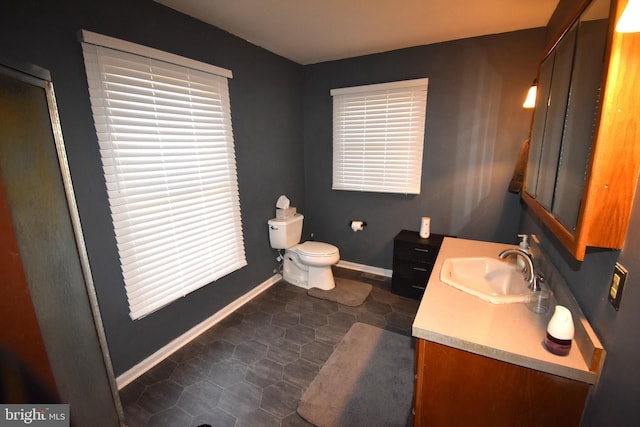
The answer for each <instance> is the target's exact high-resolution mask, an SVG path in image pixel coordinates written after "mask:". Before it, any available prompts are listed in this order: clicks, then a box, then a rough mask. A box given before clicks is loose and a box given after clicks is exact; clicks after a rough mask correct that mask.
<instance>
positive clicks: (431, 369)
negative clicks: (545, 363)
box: [413, 339, 589, 427]
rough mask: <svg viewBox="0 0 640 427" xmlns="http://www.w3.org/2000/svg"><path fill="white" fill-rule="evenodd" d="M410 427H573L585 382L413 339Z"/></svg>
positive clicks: (577, 420)
mask: <svg viewBox="0 0 640 427" xmlns="http://www.w3.org/2000/svg"><path fill="white" fill-rule="evenodd" d="M416 348H417V349H416V351H417V353H416V384H415V401H414V423H413V425H414V427H417V426H443V427H451V426H478V427H479V426H491V427H497V426H508V427H512V426H546V427H549V426H563V427H564V426H578V425H579V424H580V419H581V417H582V411H583V408H584V404H585V401H586V397H587V393H588V390H589V384H587V383H583V382H580V381H575V380H571V379H567V378H563V377H559V376H556V375H552V374H547V373H544V372H540V371H536V370H533V369H530V368H525V367H521V366H517V365H513V364H510V363H506V362H502V361H500V360H496V359H491V358H489V357H485V356H480V355H477V354H474V353H470V352H467V351H463V350H458V349H455V348H452V347H448V346H445V345H442V344H437V343H434V342H430V341H426V340H423V339H417V345H416Z"/></svg>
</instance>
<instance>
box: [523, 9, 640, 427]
mask: <svg viewBox="0 0 640 427" xmlns="http://www.w3.org/2000/svg"><path fill="white" fill-rule="evenodd" d="M579 5H580V2H579V1H578V0H560V3H559V4H558V7H557V9H556V11H555V12H554V15H553V17H552V19H551V20H550V21H549V25H548V26H547V34H548V36H549V37H554V36H556V37H557V35H558V33H559V32H560V31H561V29H562V28H564V27H565V26H566V21H567V20H568V19H571V18H573V17H575V16H576V12H575V11H576V8H578V7H579ZM639 184H640V183H639ZM639 193H640V189H637V190H636V195H635V199H634V205H633V211H632V213H631V221H630V224H629V229H628V231H627V236H626V240H625V244H624V247H623V249H622V250H621V251H613V250H604V249H597V248H589V249H588V250H587V254H586V256H585V259H584V261H582V262H578V261H576V260H574V259H573V257H572V256H571V255H570V254H569V253H568V252H567V251H566V249H565V248H564V247H563V246H562V244H561V243H560V242H559V241H558V240H557V239H556V238H555V237H554V236H553V235H551V233H549V231H548V230H547V229H546V228H545V227H544V225H543V224H542V223H541V222H540V221H539V220H538V219H537V218H535V216H533V214H532V213H531V212H530V211H529V210H528V209H526V208H525V209H524V210H523V217H522V222H521V230H522V232H524V233H528V234H537V235H538V236H539V237H540V239H541V241H542V247H543V248H544V250H545V252H546V253H547V254H548V255H549V258H550V259H551V261H552V262H553V263H554V265H555V266H556V267H557V268H558V270H559V271H560V272H561V274H562V275H563V277H564V278H565V279H566V281H567V283H568V285H569V287H570V288H571V291H572V293H573V295H574V296H575V297H576V299H577V300H578V302H579V304H580V307H581V308H582V310H583V311H584V313H585V316H586V317H587V319H588V320H589V322H590V324H591V326H592V327H593V328H594V330H595V332H596V334H597V335H598V337H599V338H600V340H601V341H602V343H603V345H604V348H605V350H606V351H607V357H606V360H605V365H604V369H603V371H602V375H601V377H600V380H599V383H598V384H597V386H596V387H593V388H592V390H591V393H590V396H589V400H588V402H587V407H586V409H585V413H584V416H583V420H582V425H583V426H585V427H586V426H593V427H599V426H637V425H640V411H638V407H637V401H638V398H637V396H639V395H640V367H639V366H638V360H640V342H639V341H638V329H639V328H640V311H639V310H636V309H635V307H634V303H635V302H636V301H640V286H639V285H640V282H639V280H638V277H639V275H640V194H639ZM616 261H619V262H620V263H621V264H622V265H623V266H624V267H626V268H627V270H628V272H629V274H628V277H627V282H626V285H625V287H624V291H623V296H622V302H621V305H620V310H619V311H616V310H615V309H614V308H613V307H612V306H611V304H610V303H609V301H608V293H609V286H610V283H611V277H612V274H613V268H614V265H615V263H616Z"/></svg>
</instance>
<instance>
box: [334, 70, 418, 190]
mask: <svg viewBox="0 0 640 427" xmlns="http://www.w3.org/2000/svg"><path fill="white" fill-rule="evenodd" d="M427 83H428V79H426V78H425V79H418V80H407V81H400V82H392V83H382V84H376V85H368V86H358V87H350V88H342V89H333V90H331V95H332V96H333V187H332V188H333V189H334V190H353V191H377V192H381V193H403V194H420V181H421V176H422V150H423V144H424V122H425V115H426V109H427Z"/></svg>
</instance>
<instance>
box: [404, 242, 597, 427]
mask: <svg viewBox="0 0 640 427" xmlns="http://www.w3.org/2000/svg"><path fill="white" fill-rule="evenodd" d="M513 247H514V246H512V245H505V244H499V243H491V242H481V241H474V240H466V239H451V238H445V239H444V241H443V244H442V246H441V248H440V251H439V255H438V257H437V259H436V262H435V265H434V268H433V273H432V274H431V277H430V279H429V282H428V284H427V286H426V290H425V293H424V296H423V298H422V300H421V303H420V307H419V309H418V313H417V315H416V318H415V321H414V323H413V336H414V337H416V338H417V345H416V383H415V395H414V424H413V425H414V426H451V425H474V426H482V425H486V426H492V427H494V426H501V425H504V426H514V425H523V426H530V425H531V426H533V425H548V426H552V425H562V426H577V425H579V423H580V419H581V416H582V411H583V407H584V404H585V401H586V397H587V393H588V391H589V387H590V386H591V385H592V384H595V383H596V381H597V378H598V374H599V372H600V369H601V366H602V363H603V361H604V355H605V352H604V349H603V348H602V345H601V344H600V342H599V340H598V338H597V337H596V335H595V333H594V332H593V330H592V329H591V327H590V325H589V324H588V322H587V321H586V319H585V318H584V315H583V314H582V312H581V310H580V308H579V306H578V305H577V303H576V302H575V300H574V299H573V297H572V296H571V294H570V293H569V291H568V289H566V285H565V284H564V283H558V284H557V286H555V285H556V284H554V283H551V286H552V288H553V290H554V299H555V300H556V301H554V302H557V303H558V304H561V305H564V306H566V307H567V308H569V309H570V310H571V313H572V315H573V320H574V325H575V331H576V332H575V338H574V341H573V344H572V347H571V350H570V352H569V354H568V355H567V356H557V355H554V354H551V353H550V352H548V351H547V350H546V348H545V347H544V344H543V342H544V338H545V334H546V325H547V323H548V321H549V319H550V317H551V315H552V312H553V307H552V308H551V310H549V312H548V313H546V314H536V313H533V312H532V311H530V310H529V309H528V308H527V307H526V305H525V304H523V303H511V304H492V303H490V302H487V301H484V300H482V299H480V298H478V297H476V296H473V295H470V294H468V293H466V292H463V291H460V290H458V289H456V288H454V287H452V286H449V285H447V284H446V283H444V282H442V281H441V280H440V270H441V267H442V264H443V262H444V260H445V259H447V258H454V257H497V256H498V254H499V253H500V252H501V251H502V250H504V249H507V248H513Z"/></svg>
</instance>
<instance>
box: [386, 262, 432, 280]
mask: <svg viewBox="0 0 640 427" xmlns="http://www.w3.org/2000/svg"><path fill="white" fill-rule="evenodd" d="M432 270H433V263H425V264H414V263H410V262H407V261H396V262H394V263H393V278H394V279H395V278H396V277H397V278H399V279H402V280H409V281H412V282H418V283H422V286H424V285H425V284H426V283H427V281H428V280H429V276H430V275H431V271H432Z"/></svg>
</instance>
